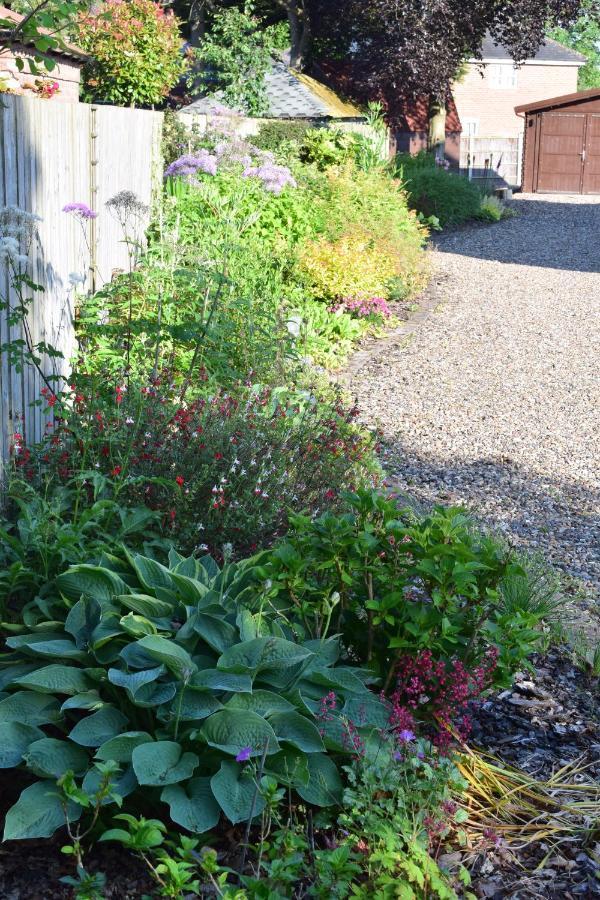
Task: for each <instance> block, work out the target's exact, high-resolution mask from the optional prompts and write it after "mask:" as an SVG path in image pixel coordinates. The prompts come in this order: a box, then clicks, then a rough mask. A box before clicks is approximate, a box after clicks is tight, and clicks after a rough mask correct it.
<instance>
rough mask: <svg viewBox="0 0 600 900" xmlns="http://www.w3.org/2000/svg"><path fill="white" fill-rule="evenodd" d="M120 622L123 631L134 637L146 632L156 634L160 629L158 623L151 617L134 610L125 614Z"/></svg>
mask: <svg viewBox="0 0 600 900" xmlns="http://www.w3.org/2000/svg"><path fill="white" fill-rule="evenodd" d="M119 624H120V626H121V628H122V629H123V631H126V632H127V634H130V635H131V636H132V637H134V638H138V637H142V636H143V635H145V634H156V633H157V631H158V629H157V627H156V625H155V624H154V623H153V622H151V621H150V619H147V618H146V617H145V616H140V615H137V614H136V613H132V612H130V613H127V615H126V616H123V617H122V618H121V619H120V621H119Z"/></svg>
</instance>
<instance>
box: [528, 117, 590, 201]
mask: <svg viewBox="0 0 600 900" xmlns="http://www.w3.org/2000/svg"><path fill="white" fill-rule="evenodd" d="M585 130H586V119H585V116H583V115H567V114H564V115H561V114H558V113H545V114H544V115H543V117H542V130H541V135H540V155H539V160H538V180H537V189H538V191H549V192H556V193H579V191H580V190H581V174H582V160H583V145H584V139H585Z"/></svg>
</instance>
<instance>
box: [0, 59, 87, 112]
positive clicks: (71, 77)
mask: <svg viewBox="0 0 600 900" xmlns="http://www.w3.org/2000/svg"><path fill="white" fill-rule="evenodd" d="M18 57H20V58H21V59H23V60H24V61H25V67H24V69H23V71H22V72H20V71H19V69H18V68H17V63H16V60H17V58H18ZM30 58H31V54H30V53H29V51H28V50H27V48H26V47H18V46H17V47H15V48H14V49H12V50H11V51H10V52H8V51H7V52H6V53H2V55H1V56H0V72H2V71H5V72H10V74H11V75H12V77H13V79H14V80H15V82H17V83H18V85H19V87H16V86H15V92H16V93H23V94H29V95H31V96H34V92H33V91H31V90H29V89H28V87H27V85H31V86H32V87H33V86H34V84H35V81H36V79H37V78H42V79H43V80H44V81H58V84H59V87H60V90H59V92H58V93H57V94H56V95H55V99H57V100H64V101H67V102H70V103H77V102H78V101H79V82H80V78H81V63H79V62H76V61H75V60H73V61H71V60H69V59H66V58H64V57H63V58H56V67H55V68H54V69H52V71H51V72H45V73H44V74H43V75H32V74H31V72H30V70H29V62H28V60H29V59H30Z"/></svg>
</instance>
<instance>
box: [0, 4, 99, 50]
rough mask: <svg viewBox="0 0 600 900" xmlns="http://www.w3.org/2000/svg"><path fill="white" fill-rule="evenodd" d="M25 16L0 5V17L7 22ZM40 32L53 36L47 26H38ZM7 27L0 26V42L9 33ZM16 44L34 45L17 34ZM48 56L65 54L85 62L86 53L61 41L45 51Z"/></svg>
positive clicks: (16, 23) (20, 20)
mask: <svg viewBox="0 0 600 900" xmlns="http://www.w3.org/2000/svg"><path fill="white" fill-rule="evenodd" d="M24 18H25V16H22V15H21V14H20V13H18V12H15V10H14V9H8V8H7V7H6V6H0V19H4V20H5V21H7V22H13V23H14V24H15V25H18V24H19V22H22V21H23V19H24ZM38 31H39V32H40V34H47V35H50V36H53V37H54V36H55V34H54V32H52V31H50V30H49V29H48V28H38ZM9 33H10V32H9V29H7V28H0V44H1V43H2V38H3V37H6V36H7V35H8V34H9ZM17 44H21V45H22V46H25V47H29V46H34V44H33V41H27V40H21V37H20V36H19V37H18V38H17ZM47 55H48V56H67V57H70V58H72V59H77V60H79V61H80V62H85V61H86V60H87V59H88V54H87V53H85V52H84V51H83V50H82V49H81V47H76V46H75V44H69V43H67V42H62V43H61V45H60V47H56V48H53V49H50V50H48V51H47Z"/></svg>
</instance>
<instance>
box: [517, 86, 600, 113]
mask: <svg viewBox="0 0 600 900" xmlns="http://www.w3.org/2000/svg"><path fill="white" fill-rule="evenodd" d="M596 98H600V88H589V89H588V90H587V91H576V92H575V93H574V94H562V96H560V97H552V98H551V99H550V100H538V101H536V102H535V103H523V104H522V105H521V106H515V112H516V113H525V112H536V111H538V110H540V109H553V108H554V107H557V106H570V105H571V104H572V103H577V102H578V101H580V100H595V99H596Z"/></svg>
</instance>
